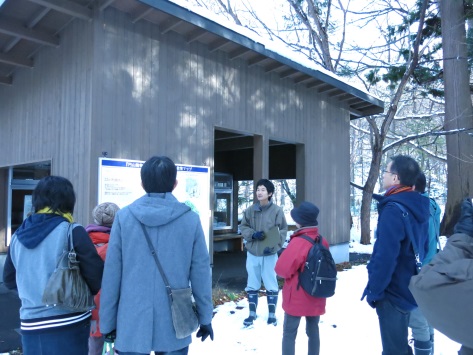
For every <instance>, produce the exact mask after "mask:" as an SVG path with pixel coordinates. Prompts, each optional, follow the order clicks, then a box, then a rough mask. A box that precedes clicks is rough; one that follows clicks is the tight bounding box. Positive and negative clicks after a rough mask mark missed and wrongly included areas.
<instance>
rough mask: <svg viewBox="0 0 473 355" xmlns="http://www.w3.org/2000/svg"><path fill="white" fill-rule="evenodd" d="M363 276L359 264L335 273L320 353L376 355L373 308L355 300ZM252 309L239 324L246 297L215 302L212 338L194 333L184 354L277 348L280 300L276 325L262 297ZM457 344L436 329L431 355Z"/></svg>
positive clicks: (228, 354) (272, 351) (301, 349)
mask: <svg viewBox="0 0 473 355" xmlns="http://www.w3.org/2000/svg"><path fill="white" fill-rule="evenodd" d="M366 281H367V273H366V266H364V265H360V266H355V267H353V268H352V269H350V270H347V271H343V272H340V273H339V275H338V281H337V290H336V294H335V295H334V296H333V297H331V298H329V299H328V300H327V308H326V311H327V312H326V314H325V315H323V316H322V317H321V318H320V325H319V328H320V342H321V347H320V354H321V355H324V354H325V355H338V354H352V355H371V354H373V355H379V354H380V353H381V351H382V349H381V339H380V335H379V328H378V318H377V316H376V311H375V310H374V309H372V308H371V307H370V306H368V304H367V303H366V302H365V301H360V298H361V295H362V293H363V289H364V287H365V285H366ZM280 297H281V296H280ZM257 314H258V318H257V319H256V321H255V324H254V325H253V326H252V327H251V328H245V327H243V320H244V319H245V318H246V317H247V316H248V302H247V301H246V300H242V301H239V302H237V303H235V302H228V303H226V304H223V305H221V306H218V307H217V308H216V314H215V317H214V319H213V321H212V326H213V329H214V332H215V338H214V341H213V342H212V341H209V339H207V340H206V341H205V342H203V343H202V342H201V341H200V339H197V338H195V337H194V339H193V342H192V344H191V346H190V348H189V354H190V355H197V354H199V355H200V354H202V355H209V354H225V355H239V354H243V353H254V354H258V355H260V354H261V355H266V354H268V355H276V354H281V340H282V332H283V319H284V311H283V310H282V308H281V300H280V301H279V302H278V308H277V311H276V316H277V318H278V325H277V326H269V325H267V324H266V319H267V316H268V310H267V303H266V298H265V297H260V299H259V305H258V309H257ZM459 347H460V345H458V344H457V343H455V342H453V341H451V340H450V339H448V338H447V337H445V336H444V335H443V334H441V333H439V332H436V334H435V354H436V355H454V354H456V353H457V351H458V349H459ZM296 354H301V355H302V354H307V336H306V335H305V322H304V320H302V321H301V324H300V326H299V332H298V337H297V340H296Z"/></svg>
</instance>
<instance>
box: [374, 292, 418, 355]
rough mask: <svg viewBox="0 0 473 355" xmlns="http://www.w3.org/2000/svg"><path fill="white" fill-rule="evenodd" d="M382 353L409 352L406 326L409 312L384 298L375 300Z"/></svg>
mask: <svg viewBox="0 0 473 355" xmlns="http://www.w3.org/2000/svg"><path fill="white" fill-rule="evenodd" d="M376 313H377V314H378V320H379V330H380V332H381V342H382V344H383V353H382V354H383V355H407V354H409V349H410V347H409V343H408V340H407V337H408V326H409V313H410V312H408V311H404V310H402V309H400V308H398V307H397V306H395V305H394V304H392V303H391V302H390V301H388V300H386V299H384V300H382V301H378V302H376Z"/></svg>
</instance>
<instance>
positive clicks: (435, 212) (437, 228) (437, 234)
mask: <svg viewBox="0 0 473 355" xmlns="http://www.w3.org/2000/svg"><path fill="white" fill-rule="evenodd" d="M429 199H430V206H431V207H433V209H434V218H435V216H436V215H437V210H439V209H440V206H439V205H438V204H437V202H436V201H435V200H434V199H433V198H432V197H429ZM440 213H441V212H439V214H440ZM430 217H432V216H430ZM435 222H437V220H435ZM429 223H430V221H429ZM434 224H435V225H434V228H435V237H436V238H437V246H438V250H442V244H440V226H439V225H437V223H434Z"/></svg>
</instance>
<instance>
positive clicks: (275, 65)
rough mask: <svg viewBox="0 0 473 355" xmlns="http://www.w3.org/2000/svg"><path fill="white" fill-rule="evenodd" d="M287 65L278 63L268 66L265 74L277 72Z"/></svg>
mask: <svg viewBox="0 0 473 355" xmlns="http://www.w3.org/2000/svg"><path fill="white" fill-rule="evenodd" d="M285 65H286V64H283V63H279V62H276V63H274V64H271V65H268V66H267V67H266V68H265V69H264V72H265V73H271V72H272V71H275V70H277V69H279V68H282V67H284V66H285Z"/></svg>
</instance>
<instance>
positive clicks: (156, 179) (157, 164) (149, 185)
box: [141, 156, 177, 193]
mask: <svg viewBox="0 0 473 355" xmlns="http://www.w3.org/2000/svg"><path fill="white" fill-rule="evenodd" d="M176 176H177V168H176V164H174V162H173V161H172V160H171V159H170V158H168V157H165V156H159V157H158V156H154V157H151V158H149V159H148V160H147V161H146V162H145V163H144V164H143V166H142V167H141V182H142V183H143V188H144V189H145V191H146V192H147V193H165V192H171V191H172V189H173V188H174V183H175V182H176Z"/></svg>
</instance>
